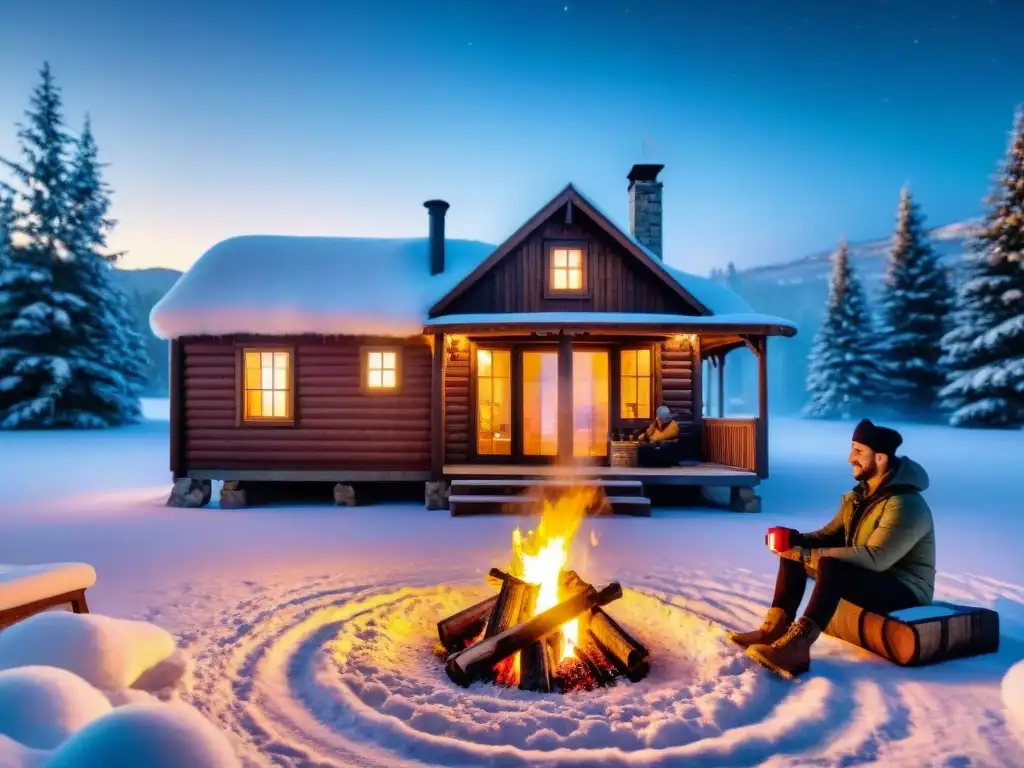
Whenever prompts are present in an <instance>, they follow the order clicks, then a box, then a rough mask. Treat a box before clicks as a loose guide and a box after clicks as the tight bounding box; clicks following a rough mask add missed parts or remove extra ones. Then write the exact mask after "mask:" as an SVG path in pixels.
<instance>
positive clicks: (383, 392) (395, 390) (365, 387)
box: [359, 344, 402, 397]
mask: <svg viewBox="0 0 1024 768" xmlns="http://www.w3.org/2000/svg"><path fill="white" fill-rule="evenodd" d="M371 352H393V353H394V355H395V386H393V387H371V386H370V353H371ZM381 370H387V368H382V369H381ZM359 391H360V393H362V394H364V395H372V396H373V397H388V396H391V395H397V394H400V393H401V391H402V348H401V347H400V346H395V345H386V344H374V345H367V346H362V347H360V348H359Z"/></svg>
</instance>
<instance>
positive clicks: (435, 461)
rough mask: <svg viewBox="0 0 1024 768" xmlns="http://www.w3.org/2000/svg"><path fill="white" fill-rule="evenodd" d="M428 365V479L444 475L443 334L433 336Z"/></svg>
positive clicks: (436, 478) (439, 477)
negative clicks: (431, 355)
mask: <svg viewBox="0 0 1024 768" xmlns="http://www.w3.org/2000/svg"><path fill="white" fill-rule="evenodd" d="M433 342H434V349H433V357H432V358H431V365H430V479H431V480H440V479H441V476H442V475H443V474H444V357H445V349H444V334H443V333H435V334H434V336H433Z"/></svg>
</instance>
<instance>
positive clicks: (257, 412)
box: [245, 390, 263, 419]
mask: <svg viewBox="0 0 1024 768" xmlns="http://www.w3.org/2000/svg"><path fill="white" fill-rule="evenodd" d="M262 402H263V399H262V396H261V394H260V392H259V390H257V391H255V392H252V391H250V392H246V393H245V416H246V418H248V419H256V418H259V417H260V416H261V415H262V414H263V409H262V408H261V407H260V405H261V404H262Z"/></svg>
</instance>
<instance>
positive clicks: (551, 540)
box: [437, 488, 649, 693]
mask: <svg viewBox="0 0 1024 768" xmlns="http://www.w3.org/2000/svg"><path fill="white" fill-rule="evenodd" d="M597 493H598V492H597V491H596V490H595V489H593V488H579V489H573V490H571V491H569V492H567V493H565V494H562V495H561V496H559V497H557V498H555V499H553V500H548V499H543V498H542V499H539V503H541V504H543V514H542V515H541V520H540V524H539V525H538V526H537V529H536V530H535V531H530V532H528V533H527V534H526V535H525V536H523V535H522V534H521V532H520V530H519V529H518V528H517V529H516V530H515V531H513V534H512V563H511V565H510V566H509V569H508V571H507V572H505V571H501V570H499V569H497V568H492V569H491V571H490V574H489V577H488V581H489V582H491V583H493V584H495V585H496V586H497V587H498V588H499V591H498V594H496V595H495V596H493V597H491V598H488V599H487V600H484V601H481V602H480V603H477V604H476V605H473V606H470V607H469V608H466V609H465V610H463V611H460V612H459V613H457V614H455V615H453V616H450V617H448V618H446V619H444V620H442V621H440V622H438V625H437V633H438V638H439V639H440V641H441V646H442V650H443V653H444V654H445V671H446V672H447V673H448V676H449V677H450V678H451V679H452V680H453V681H454V682H456V683H457V684H459V685H462V686H468V685H469V684H470V683H472V682H473V681H474V680H484V681H490V682H494V683H497V684H499V685H507V686H518V687H519V688H521V689H523V690H530V691H540V692H544V693H550V692H552V691H560V692H563V693H566V692H570V691H575V690H580V689H587V690H589V689H592V688H594V687H595V686H598V685H607V684H608V683H610V682H612V681H613V680H614V679H616V678H617V677H620V676H623V677H627V678H628V679H630V680H633V681H636V680H640V679H642V678H643V677H644V676H645V675H646V674H647V671H648V669H649V664H648V660H647V659H648V652H647V649H646V648H645V647H644V646H643V645H641V644H640V643H639V642H638V641H637V640H635V639H634V638H633V637H631V636H630V635H629V633H627V632H626V631H625V630H624V629H623V628H622V627H621V626H620V625H619V624H618V623H616V622H615V621H614V620H613V619H612V618H611V617H610V616H609V615H608V614H607V613H606V612H605V611H604V609H603V608H602V606H604V605H607V604H608V603H610V602H612V601H614V600H617V599H618V598H620V597H621V596H622V589H621V587H620V586H619V585H618V583H616V582H612V583H611V584H608V585H607V586H606V587H604V588H602V589H595V588H594V587H593V586H591V585H590V584H587V583H586V582H585V581H583V579H581V578H580V577H579V575H578V574H577V573H576V572H575V571H572V570H570V569H568V568H567V563H568V558H569V545H570V544H571V542H572V539H573V536H575V534H576V531H577V529H578V528H579V524H580V521H581V520H582V518H583V515H584V513H585V511H586V509H587V508H588V507H589V506H591V505H593V504H594V503H595V501H596V499H595V497H596V495H597Z"/></svg>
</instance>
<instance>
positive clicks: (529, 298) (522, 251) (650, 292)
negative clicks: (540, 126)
mask: <svg viewBox="0 0 1024 768" xmlns="http://www.w3.org/2000/svg"><path fill="white" fill-rule="evenodd" d="M556 241H562V242H564V241H584V242H586V243H587V245H588V259H587V261H588V265H587V269H588V270H589V272H588V274H587V276H586V284H587V286H588V288H589V290H588V295H587V296H586V297H575V298H574V297H558V298H546V297H545V287H546V279H547V264H548V254H547V247H548V245H549V244H550V243H552V242H556ZM574 311H575V312H657V313H672V314H684V315H696V314H699V313H698V312H697V311H696V309H695V308H694V307H692V306H690V305H689V304H687V303H686V301H684V300H683V298H682V297H680V296H679V295H678V294H676V293H674V292H673V291H672V290H671V289H670V288H669V287H668V286H666V285H665V284H664V283H663V282H662V281H661V280H660V279H659V278H658V277H656V276H655V275H654V274H652V273H651V271H650V270H649V269H648V268H647V267H646V266H645V265H644V264H642V263H640V262H639V261H638V260H637V259H636V257H635V256H634V255H633V254H631V253H629V252H627V251H625V250H624V249H623V248H622V246H620V245H619V244H618V243H616V242H615V241H614V240H613V239H612V238H611V237H609V236H608V235H607V233H605V232H604V231H603V230H601V229H600V228H598V226H597V225H596V224H594V223H593V222H592V221H590V220H589V219H588V218H587V217H586V216H585V215H584V214H583V213H582V212H580V211H575V212H574V216H573V223H572V224H566V223H565V216H564V213H562V212H559V213H556V214H554V215H553V216H552V217H551V218H549V219H548V220H547V222H545V223H544V224H543V225H542V226H540V227H539V228H538V229H537V231H535V232H534V233H533V234H531V235H530V236H529V237H527V238H526V240H525V241H524V242H523V243H521V244H520V245H519V246H517V247H516V248H515V249H513V250H512V251H511V252H510V253H508V254H507V255H506V256H505V257H504V258H503V259H501V261H499V262H498V263H497V264H495V265H494V266H493V267H492V268H491V269H490V270H488V271H487V272H486V273H484V274H483V275H482V276H481V277H480V278H479V279H478V280H477V282H476V283H474V284H473V285H472V286H470V287H469V288H468V289H467V290H466V292H465V293H463V294H462V295H461V296H459V297H457V298H456V299H455V300H454V301H453V302H452V303H451V304H450V305H449V306H448V307H446V308H445V310H444V313H445V314H453V315H454V314H479V313H494V312H574Z"/></svg>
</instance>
